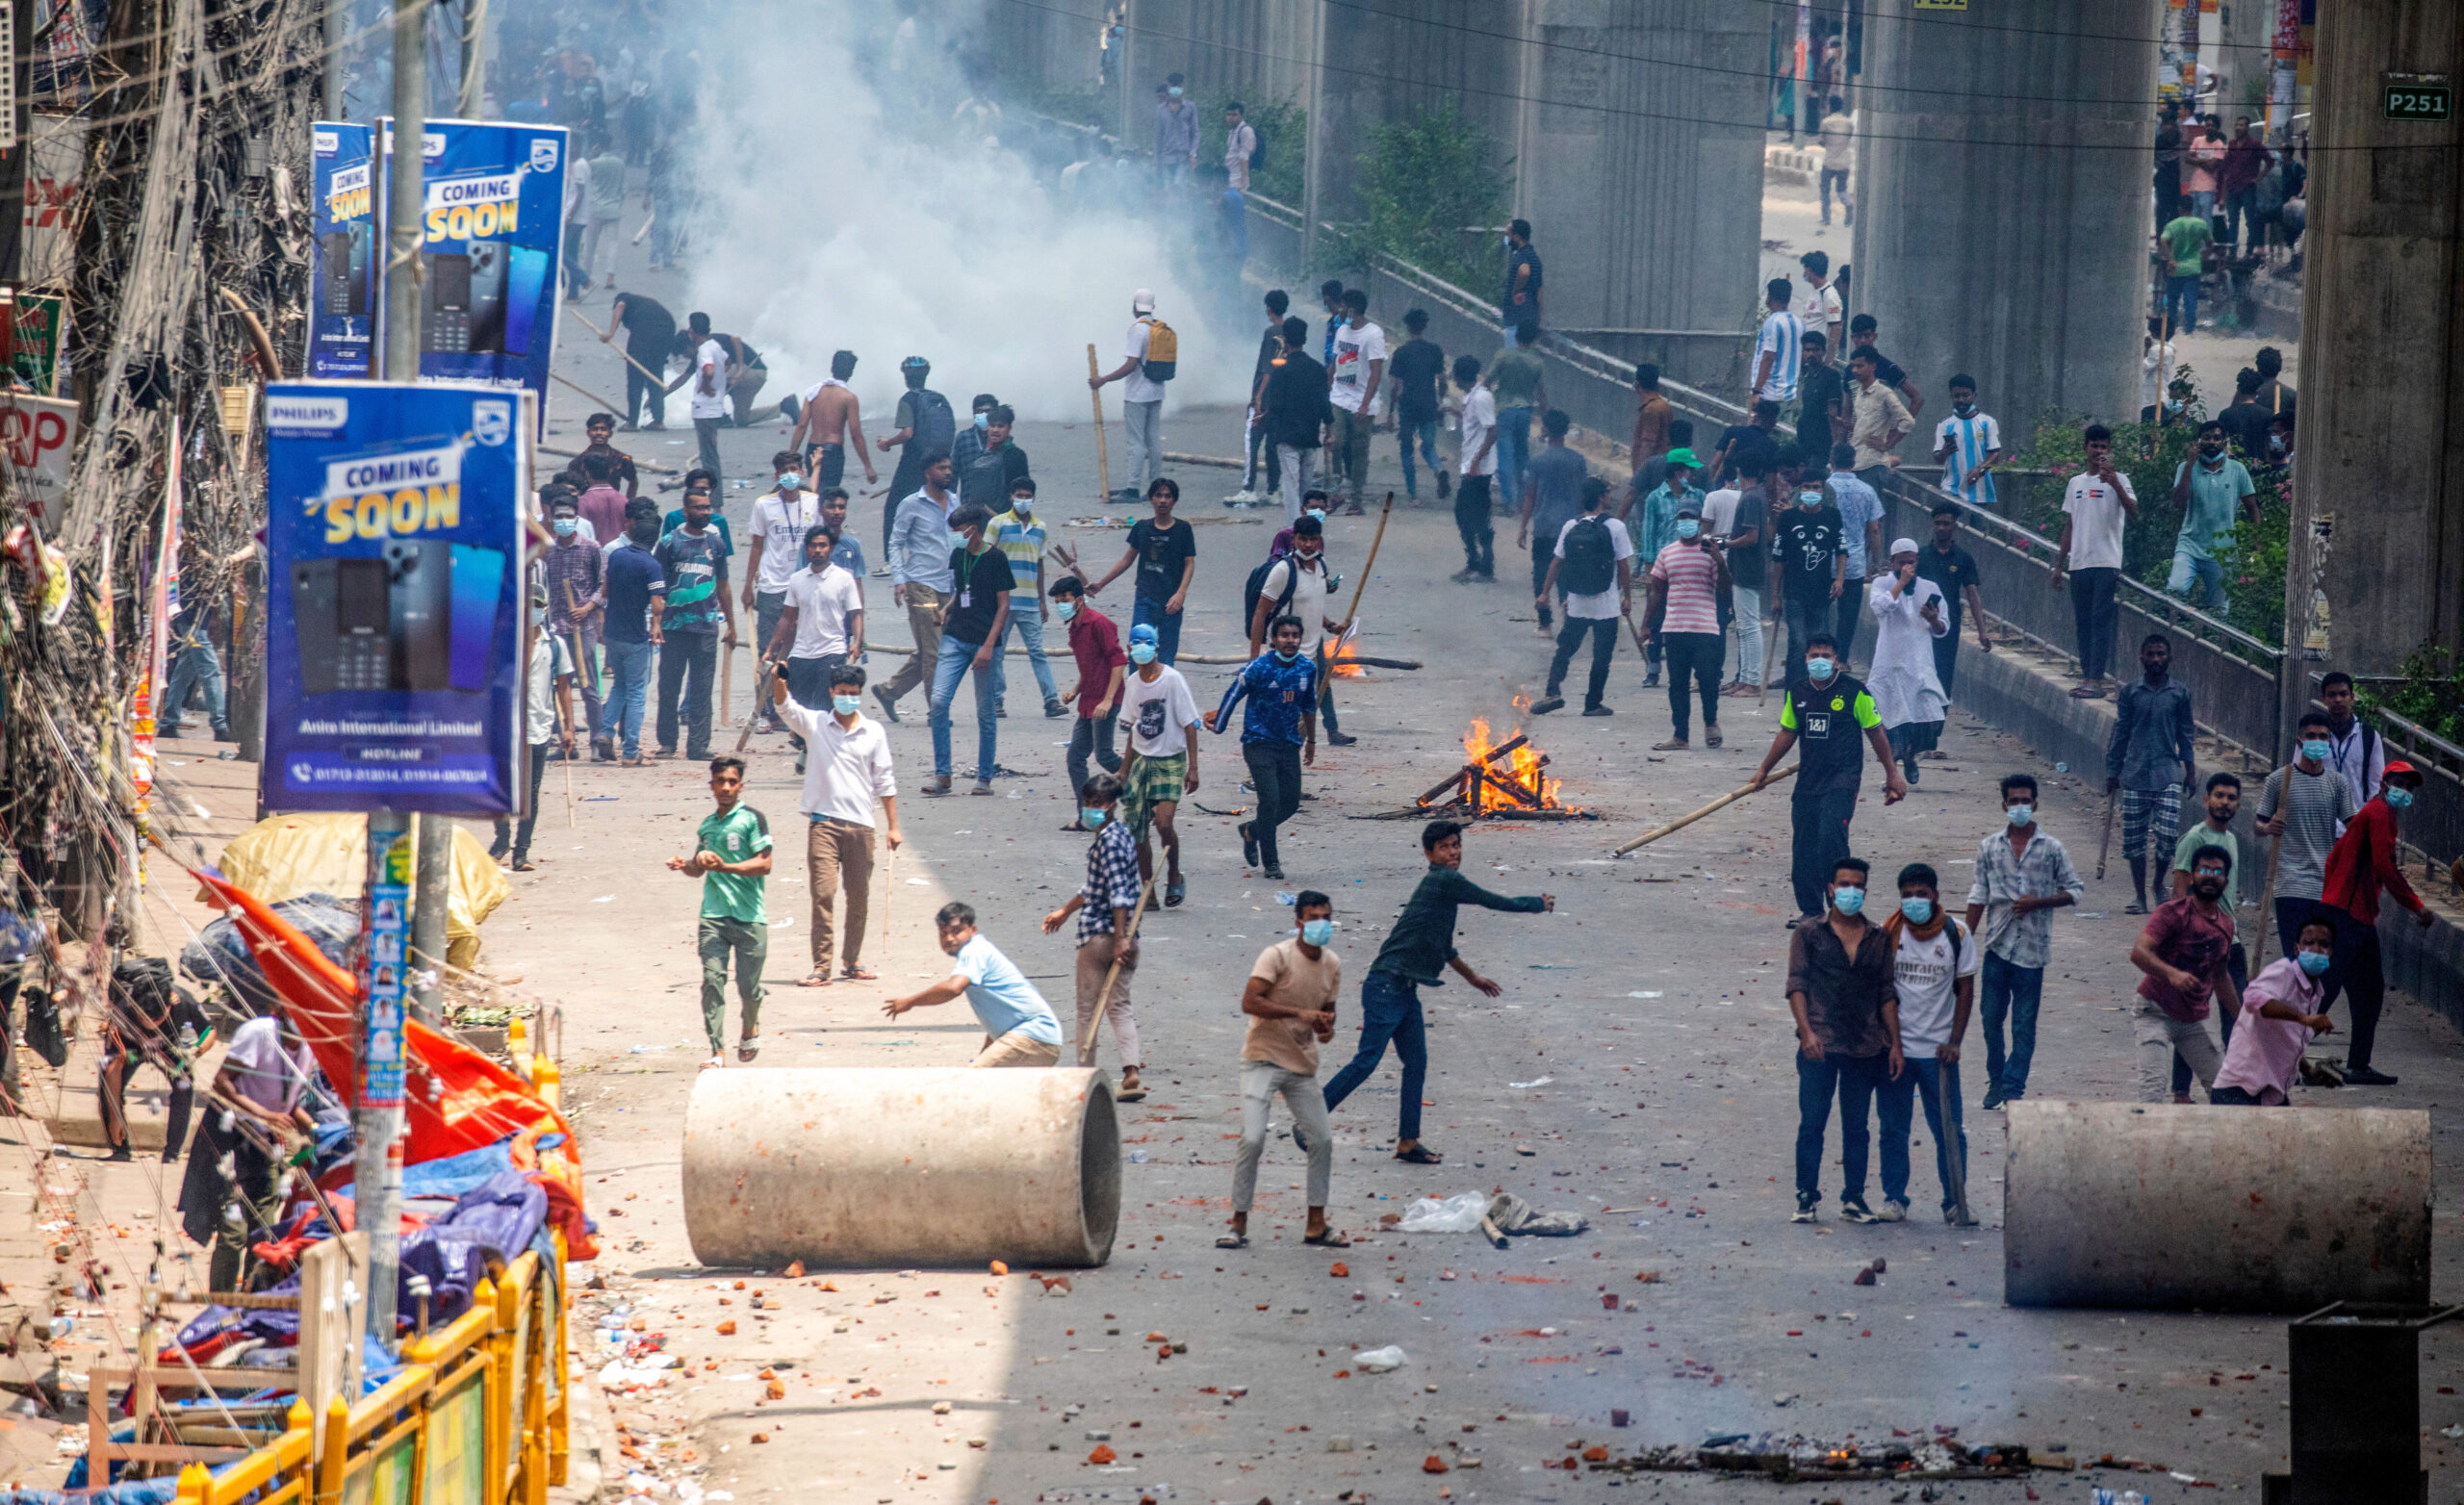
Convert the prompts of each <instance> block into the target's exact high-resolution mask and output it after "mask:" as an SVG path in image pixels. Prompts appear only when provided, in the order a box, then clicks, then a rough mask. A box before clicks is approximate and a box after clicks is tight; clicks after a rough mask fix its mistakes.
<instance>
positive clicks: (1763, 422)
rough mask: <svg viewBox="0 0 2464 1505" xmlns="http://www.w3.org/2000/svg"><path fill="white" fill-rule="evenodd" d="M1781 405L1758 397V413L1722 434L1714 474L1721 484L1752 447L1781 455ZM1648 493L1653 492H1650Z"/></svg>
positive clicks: (1714, 454) (1714, 457)
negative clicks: (1778, 429)
mask: <svg viewBox="0 0 2464 1505" xmlns="http://www.w3.org/2000/svg"><path fill="white" fill-rule="evenodd" d="M1779 422H1780V404H1778V403H1776V402H1774V401H1772V400H1771V399H1770V398H1768V397H1758V398H1757V399H1755V403H1754V412H1753V414H1752V415H1751V417H1750V419H1749V421H1746V422H1743V423H1731V424H1730V425H1729V426H1728V428H1727V429H1726V430H1725V431H1724V432H1722V433H1721V435H1720V446H1719V448H1717V449H1715V450H1713V451H1712V452H1711V469H1710V472H1709V473H1710V475H1711V476H1712V477H1713V478H1714V479H1715V480H1716V481H1717V482H1718V483H1719V484H1721V485H1726V484H1728V481H1729V478H1730V477H1731V476H1732V475H1734V474H1735V473H1736V463H1737V461H1739V460H1740V459H1743V458H1744V457H1745V451H1746V450H1748V449H1759V450H1767V451H1769V452H1770V453H1773V454H1777V453H1778V452H1779V449H1780V442H1779V440H1778V439H1777V438H1775V437H1774V436H1773V434H1772V430H1773V429H1774V428H1776V427H1778V426H1779ZM1644 495H1645V496H1649V495H1651V494H1650V493H1649V492H1646V493H1644Z"/></svg>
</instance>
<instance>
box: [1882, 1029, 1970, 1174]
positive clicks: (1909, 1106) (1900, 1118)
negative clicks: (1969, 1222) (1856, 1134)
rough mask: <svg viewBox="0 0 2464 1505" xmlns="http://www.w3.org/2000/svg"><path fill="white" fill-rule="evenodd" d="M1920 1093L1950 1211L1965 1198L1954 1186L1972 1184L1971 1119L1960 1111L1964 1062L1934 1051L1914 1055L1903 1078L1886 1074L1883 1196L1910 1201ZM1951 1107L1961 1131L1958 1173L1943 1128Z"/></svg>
mask: <svg viewBox="0 0 2464 1505" xmlns="http://www.w3.org/2000/svg"><path fill="white" fill-rule="evenodd" d="M1920 1098H1921V1099H1922V1100H1923V1101H1924V1104H1925V1132H1926V1133H1927V1134H1930V1135H1933V1136H1934V1174H1935V1177H1936V1178H1937V1179H1938V1181H1939V1182H1940V1183H1941V1187H1942V1211H1944V1212H1949V1211H1950V1210H1951V1209H1952V1208H1953V1207H1954V1206H1956V1205H1957V1204H1958V1202H1959V1199H1958V1198H1957V1197H1955V1196H1953V1195H1952V1194H1951V1187H1952V1186H1965V1185H1966V1184H1967V1133H1966V1129H1965V1124H1966V1120H1965V1119H1964V1118H1963V1117H1962V1116H1961V1113H1960V1068H1959V1065H1958V1064H1957V1063H1956V1062H1952V1061H1944V1060H1941V1059H1938V1058H1937V1057H1936V1056H1935V1055H1934V1054H1933V1053H1932V1052H1931V1051H1927V1052H1925V1053H1923V1054H1922V1055H1916V1056H1911V1057H1909V1058H1908V1060H1907V1062H1906V1064H1905V1065H1904V1066H1903V1067H1902V1068H1901V1070H1900V1073H1899V1080H1898V1081H1896V1082H1893V1081H1889V1080H1887V1079H1886V1080H1885V1081H1884V1083H1883V1084H1882V1135H1883V1200H1884V1201H1886V1202H1897V1203H1900V1204H1902V1205H1903V1206H1905V1205H1906V1204H1907V1201H1908V1169H1909V1166H1908V1130H1909V1126H1910V1124H1911V1123H1912V1121H1913V1119H1914V1118H1915V1113H1914V1112H1913V1109H1914V1107H1915V1105H1916V1102H1917V1101H1918V1100H1919V1099H1920ZM1946 1112H1947V1113H1949V1114H1950V1115H1951V1126H1952V1127H1953V1128H1954V1129H1955V1130H1957V1131H1959V1145H1958V1149H1959V1171H1958V1174H1957V1175H1956V1176H1954V1175H1953V1174H1952V1169H1951V1151H1952V1145H1951V1143H1950V1135H1946V1134H1944V1133H1943V1132H1942V1115H1943V1114H1944V1113H1946Z"/></svg>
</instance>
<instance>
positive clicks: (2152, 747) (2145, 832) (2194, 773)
mask: <svg viewBox="0 0 2464 1505" xmlns="http://www.w3.org/2000/svg"><path fill="white" fill-rule="evenodd" d="M2172 664H2173V645H2172V644H2171V643H2170V642H2169V640H2167V638H2166V637H2165V635H2164V634H2163V633H2161V632H2151V633H2149V634H2148V635H2147V638H2146V640H2145V641H2144V642H2143V643H2141V644H2140V645H2139V668H2140V682H2139V683H2137V684H2131V685H2124V686H2123V687H2122V692H2121V695H2120V697H2119V698H2118V699H2117V701H2116V702H2115V705H2116V709H2117V715H2116V716H2115V718H2114V735H2113V742H2112V744H2111V745H2110V746H2108V747H2107V748H2106V750H2105V795H2106V798H2108V799H2111V798H2113V797H2114V796H2115V795H2116V794H2118V795H2119V796H2120V799H2121V850H2122V855H2123V857H2124V858H2125V859H2127V860H2128V861H2129V863H2130V887H2131V892H2132V894H2133V895H2134V896H2135V897H2134V898H2133V899H2132V901H2131V903H2130V906H2129V907H2128V908H2127V909H2125V910H2124V911H2123V912H2124V913H2126V914H2145V913H2146V912H2147V852H2148V848H2149V847H2150V846H2151V845H2152V846H2153V847H2154V848H2155V850H2156V853H2157V857H2156V861H2157V864H2158V865H2157V869H2156V871H2157V872H2159V873H2162V872H2163V871H2164V870H2165V864H2166V863H2167V862H2168V861H2169V859H2170V858H2171V856H2172V852H2173V842H2174V840H2175V838H2176V836H2177V835H2178V833H2179V832H2180V830H2181V827H2182V791H2183V790H2185V789H2188V788H2190V787H2192V786H2193V785H2194V784H2195V783H2196V782H2197V781H2198V743H2197V741H2196V738H2197V735H2198V724H2197V722H2196V721H2195V720H2194V719H2193V717H2192V714H2191V692H2190V686H2188V685H2186V684H2183V683H2181V682H2180V681H2179V680H2176V679H2175V678H2173V676H2172V673H2171V671H2172ZM2160 881H2161V880H2160Z"/></svg>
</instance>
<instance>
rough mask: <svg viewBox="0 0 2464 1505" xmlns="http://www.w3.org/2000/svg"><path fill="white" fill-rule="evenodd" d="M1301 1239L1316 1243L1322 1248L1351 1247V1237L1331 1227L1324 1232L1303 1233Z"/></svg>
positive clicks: (1304, 1241)
mask: <svg viewBox="0 0 2464 1505" xmlns="http://www.w3.org/2000/svg"><path fill="white" fill-rule="evenodd" d="M1300 1241H1301V1242H1302V1243H1314V1244H1316V1245H1317V1246H1318V1247H1319V1248H1321V1249H1348V1248H1350V1247H1351V1240H1350V1239H1348V1238H1347V1237H1344V1236H1343V1235H1341V1234H1339V1233H1337V1232H1335V1231H1334V1230H1333V1229H1331V1228H1329V1229H1327V1230H1326V1231H1325V1232H1324V1233H1322V1234H1308V1235H1303V1236H1302V1237H1301V1239H1300Z"/></svg>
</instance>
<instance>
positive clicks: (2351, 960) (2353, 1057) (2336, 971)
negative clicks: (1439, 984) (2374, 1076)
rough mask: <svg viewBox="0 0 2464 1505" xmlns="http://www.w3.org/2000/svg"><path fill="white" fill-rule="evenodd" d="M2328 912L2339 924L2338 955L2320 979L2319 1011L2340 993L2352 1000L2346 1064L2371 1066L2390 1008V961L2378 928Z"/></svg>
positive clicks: (2340, 913)
mask: <svg viewBox="0 0 2464 1505" xmlns="http://www.w3.org/2000/svg"><path fill="white" fill-rule="evenodd" d="M2326 913H2327V915H2328V917H2329V918H2330V919H2333V920H2334V921H2335V922H2336V953H2335V959H2334V960H2333V961H2331V962H2329V963H2328V964H2327V975H2326V976H2325V977H2323V978H2322V979H2321V980H2320V990H2319V1011H2320V1012H2321V1013H2325V1012H2326V1011H2327V1009H2328V1008H2329V1007H2330V1006H2331V1005H2333V1004H2334V1003H2335V1001H2336V994H2337V993H2338V992H2339V991H2341V992H2343V993H2344V994H2345V995H2346V996H2347V997H2348V999H2349V1001H2350V1004H2351V1012H2352V1037H2351V1039H2350V1040H2349V1041H2348V1043H2347V1044H2346V1046H2345V1065H2346V1066H2347V1067H2348V1069H2349V1068H2352V1067H2357V1066H2367V1065H2369V1064H2370V1054H2371V1052H2372V1050H2373V1049H2374V1048H2375V1047H2376V1045H2377V1043H2378V1014H2379V1011H2380V1010H2381V1009H2383V1008H2385V1007H2386V1006H2387V962H2386V958H2385V957H2382V956H2381V955H2380V954H2379V951H2378V927H2377V926H2375V925H2365V924H2363V923H2362V922H2361V921H2360V920H2357V919H2355V918H2354V917H2353V916H2352V915H2350V914H2348V913H2347V912H2346V911H2344V910H2342V909H2333V908H2331V909H2328V910H2327V911H2326Z"/></svg>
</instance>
